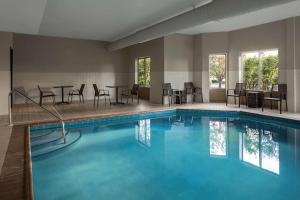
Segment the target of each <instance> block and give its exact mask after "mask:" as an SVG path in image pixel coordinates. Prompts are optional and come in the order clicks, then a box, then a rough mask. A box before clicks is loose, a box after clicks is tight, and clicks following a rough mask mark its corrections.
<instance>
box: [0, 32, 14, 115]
mask: <svg viewBox="0 0 300 200" xmlns="http://www.w3.org/2000/svg"><path fill="white" fill-rule="evenodd" d="M12 36H13V35H12V33H7V32H0V91H1V96H0V115H6V114H8V94H9V91H10V47H12V45H13V44H12V41H13V40H12Z"/></svg>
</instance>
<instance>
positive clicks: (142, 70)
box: [137, 57, 151, 87]
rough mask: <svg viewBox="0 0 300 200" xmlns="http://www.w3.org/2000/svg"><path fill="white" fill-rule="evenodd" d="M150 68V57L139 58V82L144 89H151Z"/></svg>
mask: <svg viewBox="0 0 300 200" xmlns="http://www.w3.org/2000/svg"><path fill="white" fill-rule="evenodd" d="M150 68H151V59H150V57H145V58H138V59H137V70H138V73H137V76H138V78H137V80H138V84H140V85H141V86H144V87H150Z"/></svg>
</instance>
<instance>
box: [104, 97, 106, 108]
mask: <svg viewBox="0 0 300 200" xmlns="http://www.w3.org/2000/svg"><path fill="white" fill-rule="evenodd" d="M104 102H105V106H106V96H104Z"/></svg>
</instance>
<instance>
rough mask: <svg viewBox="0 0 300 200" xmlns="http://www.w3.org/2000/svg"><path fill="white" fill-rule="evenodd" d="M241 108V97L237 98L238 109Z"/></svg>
mask: <svg viewBox="0 0 300 200" xmlns="http://www.w3.org/2000/svg"><path fill="white" fill-rule="evenodd" d="M240 107H241V97H239V108H240Z"/></svg>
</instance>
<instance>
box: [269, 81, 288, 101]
mask: <svg viewBox="0 0 300 200" xmlns="http://www.w3.org/2000/svg"><path fill="white" fill-rule="evenodd" d="M280 96H281V97H282V98H283V99H284V100H286V98H287V84H276V85H272V89H271V97H280Z"/></svg>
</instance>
